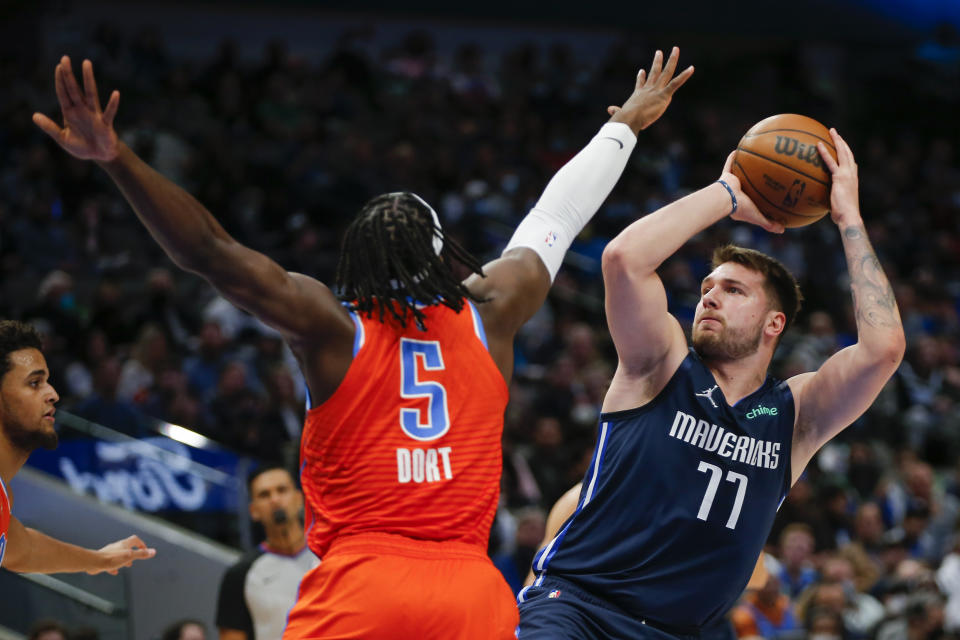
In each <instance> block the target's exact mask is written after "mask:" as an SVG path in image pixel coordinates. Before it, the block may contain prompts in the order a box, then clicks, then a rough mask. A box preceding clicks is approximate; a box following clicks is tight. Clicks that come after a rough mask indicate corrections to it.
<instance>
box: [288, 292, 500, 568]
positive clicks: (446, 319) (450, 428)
mask: <svg viewBox="0 0 960 640" xmlns="http://www.w3.org/2000/svg"><path fill="white" fill-rule="evenodd" d="M423 311H424V313H425V314H426V320H425V324H426V327H427V330H426V331H420V330H419V329H417V327H416V325H415V324H413V323H411V324H410V326H408V327H407V328H406V329H404V328H402V327H400V326H399V325H398V324H397V323H395V322H394V321H393V320H392V319H387V320H386V321H385V322H382V323H381V322H380V321H379V319H378V316H377V315H376V314H374V317H373V318H363V317H361V316H360V315H359V314H356V313H351V316H352V317H353V320H354V323H355V324H356V337H355V340H354V359H353V362H352V363H351V365H350V368H349V369H348V370H347V374H346V376H345V377H344V379H343V381H342V382H341V383H340V386H339V387H338V388H337V390H336V391H335V392H334V394H333V395H332V396H331V397H330V398H329V399H328V400H327V401H326V402H324V403H323V404H321V405H320V406H318V407H315V408H313V409H311V410H310V411H308V412H307V418H306V425H305V427H304V431H303V438H302V441H301V446H300V461H301V482H302V485H303V491H304V494H305V497H306V502H307V523H306V524H307V530H308V534H307V536H308V538H307V539H308V543H309V545H310V549H311V550H313V552H314V553H316V554H317V555H318V556H320V557H321V558H322V557H323V556H324V555H325V554H326V552H327V549H328V548H329V546H330V544H331V542H333V540H334V539H335V538H337V537H338V536H348V535H354V534H359V533H370V532H381V533H391V534H398V535H402V536H407V537H409V538H414V539H419V540H432V541H448V540H452V541H459V542H466V543H470V544H475V545H478V546H481V547H483V548H486V545H487V538H488V537H489V534H490V525H491V523H492V522H493V517H494V512H495V510H496V505H497V499H498V495H499V491H500V472H501V464H502V459H501V447H500V440H501V435H502V432H503V413H504V410H505V408H506V405H507V385H506V382H505V381H504V379H503V375H502V374H501V373H500V371H499V369H497V366H496V364H494V362H493V359H492V358H491V356H490V354H489V352H488V351H487V347H486V337H485V334H484V331H483V323H482V321H481V319H480V315H479V313H478V312H477V310H476V307H474V305H473V304H472V303H470V302H467V304H466V305H465V306H464V308H463V310H462V311H461V312H460V313H457V312H455V311H453V310H452V309H450V308H449V307H446V306H443V305H432V306H428V307H425V308H424V309H423Z"/></svg>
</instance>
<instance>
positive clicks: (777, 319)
mask: <svg viewBox="0 0 960 640" xmlns="http://www.w3.org/2000/svg"><path fill="white" fill-rule="evenodd" d="M786 328H787V314H785V313H784V312H783V311H778V310H776V309H771V310H770V311H768V312H767V324H766V327H765V329H764V331H765V333H767V335H769V336H772V337H774V338H775V337H777V336H779V335H780V334H782V333H783V332H784V330H785V329H786Z"/></svg>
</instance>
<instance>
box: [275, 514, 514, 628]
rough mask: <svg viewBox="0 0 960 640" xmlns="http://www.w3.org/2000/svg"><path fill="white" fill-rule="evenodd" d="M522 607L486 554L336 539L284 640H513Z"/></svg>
mask: <svg viewBox="0 0 960 640" xmlns="http://www.w3.org/2000/svg"><path fill="white" fill-rule="evenodd" d="M517 623H518V614H517V604H516V600H515V599H514V597H513V593H512V592H511V591H510V587H508V586H507V583H506V582H505V581H504V579H503V576H502V575H501V574H500V572H499V571H498V570H497V569H496V567H494V566H493V563H491V562H490V559H489V558H488V557H487V555H486V553H484V550H483V549H481V548H480V547H477V546H475V545H470V544H465V543H462V542H428V541H424V540H413V539H410V538H407V537H404V536H398V535H391V534H386V533H367V534H361V535H355V536H349V537H346V538H340V539H338V540H335V541H334V543H333V545H331V547H330V550H329V551H328V552H327V554H326V556H325V557H324V558H323V562H322V563H321V564H320V566H318V567H317V568H315V569H313V570H312V571H310V572H309V573H307V575H305V576H304V577H303V580H302V581H301V582H300V595H299V597H298V599H297V603H296V604H295V605H294V607H293V609H291V610H290V615H289V617H288V619H287V627H286V629H285V631H284V633H283V640H307V639H308V638H309V639H310V640H313V639H317V638H324V639H327V640H333V639H343V640H347V639H348V638H349V639H350V640H356V639H363V640H381V639H382V640H388V639H389V640H400V639H403V638H416V639H417V640H451V639H457V640H474V639H475V640H489V639H493V640H501V639H503V640H507V639H510V640H512V639H513V638H514V637H515V636H514V631H515V630H516V627H517Z"/></svg>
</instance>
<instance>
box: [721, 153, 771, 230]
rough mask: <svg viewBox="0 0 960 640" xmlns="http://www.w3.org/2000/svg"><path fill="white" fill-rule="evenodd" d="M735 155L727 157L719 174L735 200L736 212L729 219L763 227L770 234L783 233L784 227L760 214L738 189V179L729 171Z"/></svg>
mask: <svg viewBox="0 0 960 640" xmlns="http://www.w3.org/2000/svg"><path fill="white" fill-rule="evenodd" d="M736 153H737V152H736V151H733V152H731V153H730V155H728V156H727V162H726V163H725V164H724V165H723V173H721V174H720V179H721V180H723V181H724V182H726V183H727V184H728V185H729V186H730V188H731V189H732V190H733V195H734V196H735V197H736V198H737V210H736V211H734V212H733V214H732V215H731V216H730V217H731V218H733V219H734V220H739V221H740V222H747V223H749V224H755V225H757V226H758V227H763V228H764V229H766V230H767V231H769V232H770V233H783V230H784V226H783V225H782V224H780V223H779V222H775V221H773V220H771V219H770V218H768V217H767V216H765V215H763V214H762V213H760V210H759V209H757V205H755V204H754V203H753V200H751V199H750V197H749V196H748V195H747V194H745V193H744V192H743V189H742V188H741V187H740V179H739V178H737V176H735V175H733V173H731V171H730V169H731V168H732V167H733V156H734V155H736Z"/></svg>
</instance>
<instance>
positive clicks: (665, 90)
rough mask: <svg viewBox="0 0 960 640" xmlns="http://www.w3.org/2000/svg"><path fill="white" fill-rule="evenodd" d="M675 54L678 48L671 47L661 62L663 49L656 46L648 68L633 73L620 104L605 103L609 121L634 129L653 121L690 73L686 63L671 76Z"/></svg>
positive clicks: (646, 125) (676, 57)
mask: <svg viewBox="0 0 960 640" xmlns="http://www.w3.org/2000/svg"><path fill="white" fill-rule="evenodd" d="M679 57H680V49H679V48H677V47H674V48H673V50H672V51H671V52H670V57H669V58H668V59H667V64H666V66H664V65H663V52H662V51H660V50H659V49H658V50H657V52H656V53H655V54H654V56H653V63H652V64H651V65H650V71H649V72H647V71H646V70H645V69H641V70H640V73H638V74H637V84H636V86H635V87H634V89H633V93H632V94H631V95H630V97H629V98H627V101H626V102H624V103H623V106H621V107H617V106H611V107H607V112H608V113H609V114H610V115H611V116H613V117H612V118H610V121H611V122H623V123H625V124H627V125H629V126H630V128H631V129H633V131H634V132H637V131H640V130H641V129H646V128H647V127H649V126H650V125H651V124H653V123H654V122H656V121H657V118H659V117H660V116H662V115H663V112H664V111H666V110H667V106H668V105H669V104H670V100H671V99H672V98H673V94H674V93H675V92H676V91H677V89H679V88H680V87H682V86H683V83H684V82H686V81H687V79H688V78H690V76H692V75H693V67H692V66H690V67H687V68H686V69H684V70H683V71H682V72H681V73H680V74H679V75H677V76H676V77H674V75H673V74H674V73H675V72H676V70H677V60H678V58H679Z"/></svg>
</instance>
